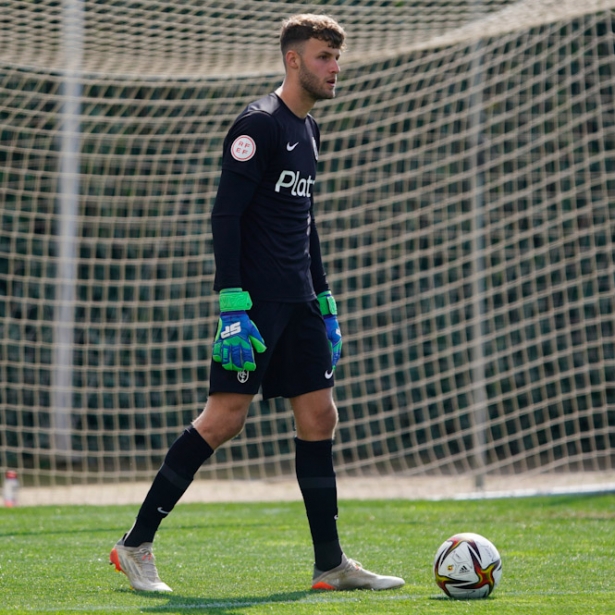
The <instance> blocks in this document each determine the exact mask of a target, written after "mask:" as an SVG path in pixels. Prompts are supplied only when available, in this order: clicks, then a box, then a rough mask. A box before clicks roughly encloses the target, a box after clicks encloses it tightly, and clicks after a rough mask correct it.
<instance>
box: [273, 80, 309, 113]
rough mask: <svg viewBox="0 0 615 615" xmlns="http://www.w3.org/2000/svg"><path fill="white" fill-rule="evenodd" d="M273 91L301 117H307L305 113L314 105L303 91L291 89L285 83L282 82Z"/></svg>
mask: <svg viewBox="0 0 615 615" xmlns="http://www.w3.org/2000/svg"><path fill="white" fill-rule="evenodd" d="M275 93H276V94H277V95H278V96H279V97H280V98H281V99H282V101H283V102H284V104H285V105H286V106H287V107H288V108H289V109H290V110H291V111H292V112H293V113H294V114H295V115H296V116H297V117H300V118H301V119H304V118H305V117H307V114H308V113H309V112H310V111H311V110H312V107H313V106H314V102H315V101H314V100H312V98H311V97H308V96H306V95H305V93H304V92H301V91H298V90H296V89H291V88H290V87H289V86H288V85H287V84H286V83H283V84H282V85H281V86H280V87H279V88H278V89H277V90H276V91H275Z"/></svg>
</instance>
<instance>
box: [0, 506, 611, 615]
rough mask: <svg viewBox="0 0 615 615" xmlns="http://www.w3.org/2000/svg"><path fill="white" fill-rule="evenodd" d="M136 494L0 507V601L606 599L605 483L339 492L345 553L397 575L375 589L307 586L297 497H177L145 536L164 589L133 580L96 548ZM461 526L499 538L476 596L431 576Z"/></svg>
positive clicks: (433, 607)
mask: <svg viewBox="0 0 615 615" xmlns="http://www.w3.org/2000/svg"><path fill="white" fill-rule="evenodd" d="M135 513H136V507H135V506H130V507H128V506H106V507H88V506H65V507H54V506H47V507H31V508H26V507H24V508H14V509H0V613H47V614H53V613H122V614H123V615H124V614H126V615H130V614H133V613H134V614H136V613H154V614H155V613H213V614H218V615H265V614H267V615H272V614H273V615H286V614H288V615H320V614H322V615H333V614H338V613H348V614H351V615H396V614H402V613H403V614H404V615H405V614H409V613H412V614H423V613H425V614H429V615H459V614H464V615H465V614H468V613H471V614H477V615H480V614H493V613H497V614H498V615H508V614H511V615H512V614H514V615H525V614H527V613H531V615H543V614H555V613H558V614H559V613H561V614H565V615H571V614H576V613H578V614H579V615H587V614H595V613H604V614H607V613H613V612H615V606H614V605H615V580H614V578H615V574H614V570H615V568H614V565H613V561H614V557H613V553H614V550H615V495H600V496H583V497H581V496H576V497H572V496H571V497H565V496H559V497H539V498H527V499H512V500H487V501H439V502H426V501H403V500H388V501H381V500H379V501H342V502H340V522H339V523H340V534H341V536H342V544H343V546H344V549H345V551H346V552H347V553H348V555H349V556H350V557H354V558H355V559H357V560H358V561H360V562H362V563H363V564H364V565H365V566H366V567H367V568H370V569H372V570H375V571H378V572H383V573H389V574H395V575H399V576H403V577H404V578H405V579H406V586H405V587H403V588H401V589H397V590H392V591H385V592H366V591H358V592H339V593H336V592H312V591H310V590H309V583H310V579H311V562H312V551H311V546H310V542H309V535H308V530H307V522H306V520H305V515H304V512H303V504H302V503H301V502H293V503H278V504H276V503H258V504H208V505H206V504H185V505H179V506H178V507H177V508H176V510H175V511H174V512H173V514H172V515H171V516H170V517H169V519H167V520H166V522H165V523H164V525H163V527H162V529H161V531H160V533H159V534H158V537H157V540H156V556H157V561H158V569H159V571H160V575H161V577H162V579H163V580H164V581H166V582H167V583H168V584H169V585H170V586H171V587H172V588H173V589H174V593H173V594H149V593H146V594H144V593H137V592H134V591H132V590H130V589H129V586H128V582H127V579H126V577H125V576H124V575H122V574H118V573H116V572H114V570H113V567H112V566H110V565H109V564H108V555H109V551H110V549H111V547H112V546H113V544H114V542H115V541H116V540H117V539H118V538H119V537H120V535H121V534H122V532H123V531H124V530H125V529H127V528H128V527H129V526H130V525H131V523H132V520H133V517H134V515H135ZM460 531H472V532H477V533H479V534H483V535H485V536H486V537H487V538H489V539H490V540H491V541H492V542H493V543H494V544H495V545H496V546H497V547H498V549H499V551H500V554H501V556H502V561H503V577H502V581H501V583H500V585H499V586H498V588H497V589H496V591H495V592H494V594H493V595H492V596H491V597H489V598H487V599H484V600H477V601H454V600H450V599H448V598H446V597H445V596H444V594H443V593H442V592H441V591H440V589H439V588H438V587H437V586H436V585H435V583H434V580H433V573H432V569H431V566H432V561H433V556H434V554H435V552H436V549H437V548H438V546H439V545H440V544H441V543H442V542H443V541H444V540H445V539H446V538H448V537H449V536H450V535H452V534H454V533H456V532H460Z"/></svg>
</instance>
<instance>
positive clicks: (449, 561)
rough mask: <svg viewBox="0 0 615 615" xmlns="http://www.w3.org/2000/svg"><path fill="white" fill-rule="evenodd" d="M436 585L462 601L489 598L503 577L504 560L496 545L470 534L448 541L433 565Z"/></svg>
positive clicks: (457, 536)
mask: <svg viewBox="0 0 615 615" xmlns="http://www.w3.org/2000/svg"><path fill="white" fill-rule="evenodd" d="M433 569H434V574H435V577H436V583H437V584H438V587H440V588H441V589H442V590H443V591H444V593H445V594H446V595H447V596H450V597H451V598H457V599H459V600H468V599H472V598H486V597H487V596H489V595H490V594H491V593H492V592H493V590H494V589H495V588H496V586H497V584H498V583H499V582H500V579H501V577H502V560H501V558H500V554H499V553H498V550H497V549H496V548H495V546H494V545H493V543H491V542H490V541H489V540H487V539H486V538H485V537H484V536H481V535H480V534H473V533H471V532H466V533H463V534H455V535H454V536H451V537H450V538H449V539H448V540H445V541H444V542H443V543H442V545H441V546H440V548H439V549H438V551H437V552H436V557H435V558H434V563H433Z"/></svg>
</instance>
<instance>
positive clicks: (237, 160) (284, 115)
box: [111, 14, 404, 591]
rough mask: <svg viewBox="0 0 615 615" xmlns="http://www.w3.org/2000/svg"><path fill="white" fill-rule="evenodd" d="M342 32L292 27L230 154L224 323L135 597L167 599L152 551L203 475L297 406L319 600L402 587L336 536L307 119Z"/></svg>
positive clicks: (314, 142)
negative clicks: (254, 405) (269, 411)
mask: <svg viewBox="0 0 615 615" xmlns="http://www.w3.org/2000/svg"><path fill="white" fill-rule="evenodd" d="M344 38H345V33H344V31H343V29H342V28H341V27H340V26H339V25H338V24H337V22H336V21H334V20H333V19H331V18H329V17H327V16H324V15H311V14H303V15H295V16H294V17H291V18H290V19H289V20H287V21H286V22H285V23H284V24H283V26H282V30H281V34H280V45H281V51H282V55H283V60H284V67H285V72H286V74H285V78H284V81H283V83H282V85H281V86H280V88H278V90H276V91H275V92H273V93H271V94H269V95H268V96H265V97H264V98H262V99H260V100H258V101H256V102H253V103H252V104H250V105H249V106H248V107H247V108H246V109H245V110H244V111H243V112H242V113H241V114H240V115H239V117H238V118H237V119H236V120H235V122H234V124H233V125H232V126H231V128H230V130H229V132H228V134H227V137H226V139H225V142H224V145H223V155H222V172H221V176H220V182H219V187H218V193H217V196H216V201H215V204H214V208H213V212H212V232H213V243H214V254H215V261H216V276H215V282H214V289H215V290H216V291H218V292H219V298H220V319H219V323H218V328H217V331H216V334H215V338H214V342H213V349H212V364H211V376H210V390H209V398H208V400H207V404H206V406H205V408H204V410H203V412H202V413H201V414H200V415H199V416H198V418H197V419H196V420H195V421H194V423H193V424H192V425H191V426H190V427H189V428H188V429H187V430H186V431H185V432H184V433H183V434H182V435H181V436H180V437H179V438H178V440H176V441H175V443H174V444H173V445H172V446H171V448H170V449H169V451H168V453H167V456H166V457H165V460H164V463H163V465H162V467H161V468H160V470H159V472H158V475H157V476H156V478H155V479H154V482H153V484H152V486H151V489H150V491H149V493H148V494H147V496H146V498H145V500H144V502H143V504H142V506H141V508H140V510H139V513H138V516H137V519H136V522H135V524H134V525H133V527H132V529H131V530H130V531H129V532H128V533H127V534H126V535H125V536H124V537H123V538H122V539H121V540H119V541H118V543H117V544H116V545H115V547H114V549H113V550H112V552H111V561H112V563H114V564H115V566H116V569H117V570H120V571H122V572H124V573H126V575H127V576H128V578H129V580H130V582H131V585H132V586H133V587H134V588H135V589H140V590H153V591H170V588H169V586H168V585H166V584H165V583H163V582H162V581H161V580H160V578H159V576H158V573H157V570H156V566H155V564H154V558H153V554H152V542H153V540H154V535H155V533H156V531H157V529H158V526H159V525H160V522H161V521H162V520H163V519H164V518H165V517H166V516H167V515H168V514H169V513H170V512H171V510H172V509H173V507H174V506H175V504H176V503H177V501H178V500H179V499H180V498H181V496H182V494H183V493H184V492H185V490H186V489H187V488H188V486H189V485H190V483H191V481H192V479H193V477H194V475H195V473H196V472H197V470H198V469H199V467H200V466H201V464H202V463H203V462H204V461H205V460H207V459H208V458H209V457H210V456H211V455H212V454H213V453H214V451H215V450H216V449H217V448H218V447H219V446H221V445H222V444H224V443H225V442H227V441H228V440H229V439H231V438H233V437H234V436H236V435H237V434H238V433H240V432H241V430H242V429H243V426H244V423H245V420H246V417H247V414H248V409H249V406H250V403H251V401H252V398H253V397H254V395H255V394H256V393H257V392H258V391H259V390H262V395H263V397H264V398H265V399H268V398H272V397H284V398H287V399H289V400H290V404H291V407H292V410H293V414H294V418H295V425H296V438H295V442H296V474H297V479H298V482H299V487H300V490H301V493H302V496H303V500H304V503H305V510H306V514H307V519H308V524H309V528H310V531H311V536H312V542H313V547H314V558H315V563H314V571H313V577H312V588H314V589H327V590H345V589H357V588H365V589H389V588H394V587H399V586H401V585H403V584H404V581H403V580H402V579H400V578H398V577H390V576H382V575H378V574H375V573H372V572H369V571H368V570H365V569H364V568H363V567H362V566H361V565H360V564H358V563H357V562H355V561H353V560H352V559H349V558H347V557H346V555H345V554H344V552H343V550H342V547H341V546H340V541H339V538H338V531H337V513H338V509H337V489H336V479H335V472H334V469H333V455H332V446H333V437H334V431H335V427H336V424H337V409H336V407H335V404H334V402H333V396H332V387H333V384H334V371H335V367H336V365H337V362H338V360H339V358H340V353H341V348H342V338H341V335H340V330H339V326H338V322H337V309H336V304H335V300H334V298H333V296H332V295H331V292H330V290H329V286H328V284H327V278H326V275H325V271H324V268H323V263H322V258H321V252H320V242H319V239H318V233H317V230H316V225H315V222H314V204H313V189H314V182H315V179H316V166H317V160H318V150H319V145H320V132H319V129H318V125H317V124H316V122H315V120H314V119H313V118H312V116H311V115H310V114H309V112H310V110H311V109H312V107H313V105H314V103H315V102H316V101H318V100H324V99H332V98H333V97H334V96H335V87H336V82H337V75H338V73H339V58H340V54H341V52H342V49H343V47H344Z"/></svg>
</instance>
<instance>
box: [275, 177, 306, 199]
mask: <svg viewBox="0 0 615 615" xmlns="http://www.w3.org/2000/svg"><path fill="white" fill-rule="evenodd" d="M314 181H315V180H313V179H312V176H311V175H308V177H307V178H306V177H301V175H300V173H299V171H282V172H281V173H280V177H279V178H278V181H277V183H276V185H275V191H276V192H280V190H281V189H282V188H290V193H291V194H292V195H293V196H312V192H311V188H312V185H313V184H314Z"/></svg>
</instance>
